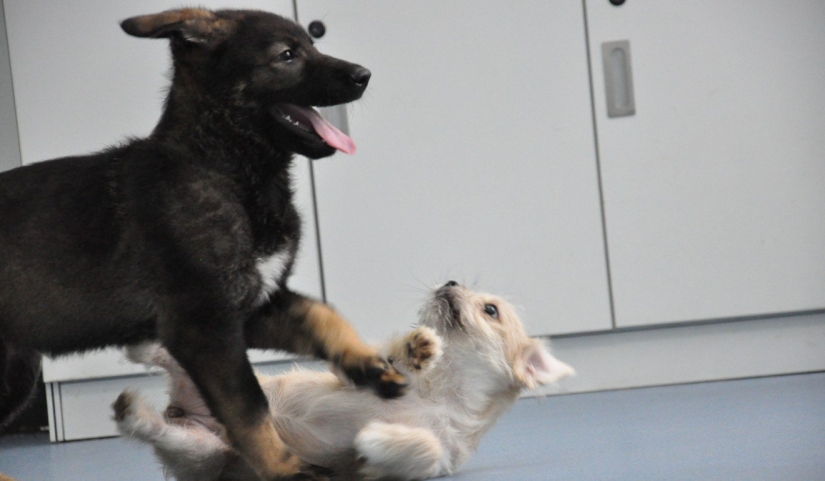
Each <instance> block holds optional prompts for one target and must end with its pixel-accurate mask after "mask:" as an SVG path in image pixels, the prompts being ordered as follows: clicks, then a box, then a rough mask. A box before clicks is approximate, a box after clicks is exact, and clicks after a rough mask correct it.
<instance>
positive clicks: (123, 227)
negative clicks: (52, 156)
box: [0, 9, 404, 479]
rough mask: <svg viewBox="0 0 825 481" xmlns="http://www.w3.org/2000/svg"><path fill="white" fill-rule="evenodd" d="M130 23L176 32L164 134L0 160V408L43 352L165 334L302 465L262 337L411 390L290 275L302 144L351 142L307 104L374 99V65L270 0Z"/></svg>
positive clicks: (317, 148)
mask: <svg viewBox="0 0 825 481" xmlns="http://www.w3.org/2000/svg"><path fill="white" fill-rule="evenodd" d="M122 27H123V29H124V30H125V31H126V32H127V33H129V34H131V35H134V36H137V37H152V38H161V37H162V38H168V39H169V40H170V42H171V47H172V54H173V59H174V76H173V80H172V87H171V90H170V92H169V96H168V98H167V100H166V105H165V109H164V112H163V115H162V117H161V119H160V122H159V123H158V125H157V127H156V128H155V130H154V131H153V132H152V134H151V135H150V136H149V137H148V138H145V139H138V140H133V141H131V142H129V143H127V144H125V145H122V146H120V147H116V148H112V149H109V150H106V151H104V152H101V153H98V154H93V155H85V156H79V157H72V158H62V159H56V160H52V161H48V162H43V163H38V164H34V165H30V166H27V167H22V168H19V169H16V170H12V171H10V172H7V173H4V174H2V175H0V247H1V248H0V344H2V345H0V375H2V378H1V379H0V422H2V420H3V419H4V418H8V417H9V416H10V415H11V413H12V412H14V411H15V410H17V409H18V407H19V404H20V403H21V402H23V401H24V400H25V399H26V397H27V395H28V392H29V391H30V390H31V385H33V379H34V378H35V376H32V375H31V374H32V373H33V372H34V373H36V372H37V371H36V370H37V368H38V367H39V362H40V361H39V355H36V354H35V352H42V353H48V354H51V355H59V354H64V353H71V352H79V351H84V350H89V349H96V348H101V347H105V346H114V345H125V344H131V343H135V342H138V341H142V340H146V339H152V338H159V339H160V340H161V341H162V342H163V344H164V345H165V346H166V347H167V349H168V350H169V352H171V353H172V355H173V356H174V357H175V358H176V359H177V360H178V361H179V362H180V364H181V365H182V366H184V368H185V369H186V371H187V372H188V373H189V374H190V375H191V377H192V379H193V380H194V381H195V383H196V384H197V386H198V388H199V389H200V391H201V393H202V394H203V396H204V397H205V399H206V400H207V402H208V404H209V407H210V408H211V409H212V411H213V412H214V413H216V414H217V415H218V417H219V418H220V419H221V421H222V422H223V423H224V425H225V426H226V427H227V429H228V432H229V437H230V439H231V441H232V443H233V445H234V447H236V448H237V450H238V451H239V452H240V453H241V454H242V455H243V456H244V457H245V458H246V460H247V461H248V462H249V464H250V465H251V466H253V467H254V469H255V470H256V472H257V473H258V474H259V476H260V477H261V478H263V479H273V478H278V477H281V476H289V475H292V474H294V473H296V472H298V470H299V464H300V463H299V461H298V460H297V459H296V458H295V457H294V456H291V455H290V454H289V453H288V452H287V451H286V450H285V448H284V446H283V443H282V442H281V440H280V439H279V438H278V435H277V434H276V433H275V430H274V429H273V427H272V424H271V422H270V420H269V417H268V408H267V401H266V398H265V397H264V395H263V393H262V392H261V389H260V387H259V385H258V383H257V381H256V379H255V376H254V375H253V372H252V369H251V367H250V365H249V362H248V360H247V357H246V349H247V348H248V347H258V348H275V349H284V350H287V351H292V352H296V353H301V354H312V355H316V356H318V357H321V358H324V359H329V360H332V361H333V362H335V363H336V364H338V365H339V366H340V367H341V368H342V369H343V370H344V372H346V373H347V374H348V375H349V376H351V377H352V378H353V380H354V381H355V382H356V383H358V384H361V385H370V386H372V387H373V388H375V389H376V390H377V391H378V392H379V394H381V395H383V396H385V397H392V396H396V395H399V394H400V393H401V392H402V390H403V387H404V378H403V376H401V375H399V374H398V373H397V372H395V371H393V370H392V368H390V367H389V366H388V365H387V364H386V362H384V360H383V359H382V358H381V357H379V356H378V355H377V353H376V352H375V350H373V349H372V348H369V347H367V346H365V345H364V344H363V343H362V342H361V341H360V339H359V338H358V336H357V335H356V334H355V332H354V331H353V329H352V328H351V327H350V326H349V325H348V324H347V323H346V322H345V321H344V320H343V319H342V318H341V317H340V316H338V315H337V314H336V313H335V312H334V311H333V310H332V309H330V308H329V307H328V306H326V305H324V304H322V303H319V302H317V301H313V300H310V299H307V298H306V297H304V296H301V295H299V294H296V293H294V292H291V291H290V290H289V289H288V288H287V286H286V280H287V278H288V277H289V275H290V271H291V270H292V263H293V260H294V257H295V253H296V250H297V248H298V240H299V237H300V219H299V217H298V213H297V212H296V210H295V207H294V206H293V203H292V188H291V185H290V176H289V167H290V164H291V159H292V156H293V154H294V153H298V154H302V155H306V156H308V157H311V158H319V157H325V156H328V155H331V154H332V153H333V152H335V150H336V148H337V149H340V150H344V151H352V149H353V146H352V144H351V141H350V140H349V138H348V137H346V136H345V135H343V134H342V133H340V132H339V131H337V130H336V129H335V128H334V127H332V126H331V125H329V124H328V123H327V122H326V121H324V120H323V119H322V118H321V117H320V116H319V115H318V114H317V113H315V111H314V110H311V109H309V108H308V107H309V106H325V105H334V104H339V103H344V102H350V101H353V100H356V99H358V98H360V97H361V94H362V93H363V91H364V89H365V88H366V86H367V82H368V80H369V77H370V72H369V71H368V70H367V69H365V68H363V67H361V66H358V65H354V64H350V63H347V62H344V61H342V60H338V59H335V58H332V57H329V56H326V55H322V54H321V53H319V52H318V51H317V50H315V48H314V47H313V46H312V41H311V40H310V38H309V36H307V34H306V33H305V32H304V31H303V30H302V29H301V28H300V27H299V26H297V25H295V24H294V23H292V22H290V21H289V20H286V19H284V18H281V17H278V16H276V15H272V14H269V13H264V12H257V11H234V10H221V11H215V12H211V11H206V10H199V9H184V10H176V11H167V12H162V13H159V14H156V15H146V16H140V17H134V18H130V19H128V20H126V21H124V22H123V23H122Z"/></svg>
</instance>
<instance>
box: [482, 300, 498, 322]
mask: <svg viewBox="0 0 825 481" xmlns="http://www.w3.org/2000/svg"><path fill="white" fill-rule="evenodd" d="M484 313H485V314H487V315H488V316H490V317H492V318H493V319H498V308H497V307H496V306H495V305H494V304H484Z"/></svg>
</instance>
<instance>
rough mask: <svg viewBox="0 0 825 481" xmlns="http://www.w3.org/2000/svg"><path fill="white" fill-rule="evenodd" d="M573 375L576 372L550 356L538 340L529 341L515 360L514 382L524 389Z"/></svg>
mask: <svg viewBox="0 0 825 481" xmlns="http://www.w3.org/2000/svg"><path fill="white" fill-rule="evenodd" d="M574 374H576V371H575V370H573V368H572V367H570V366H568V365H567V364H565V363H563V362H561V361H559V360H558V359H556V358H555V357H553V356H552V355H550V353H549V352H547V349H546V348H545V347H544V343H543V342H541V341H540V340H538V339H531V340H530V342H529V343H528V344H527V345H526V346H524V349H522V351H521V352H520V353H519V356H518V359H516V365H515V375H516V380H517V381H518V382H519V384H521V386H522V387H524V388H526V389H533V388H535V387H538V386H541V385H542V384H549V383H552V382H556V381H558V380H559V379H561V378H563V377H565V376H572V375H574Z"/></svg>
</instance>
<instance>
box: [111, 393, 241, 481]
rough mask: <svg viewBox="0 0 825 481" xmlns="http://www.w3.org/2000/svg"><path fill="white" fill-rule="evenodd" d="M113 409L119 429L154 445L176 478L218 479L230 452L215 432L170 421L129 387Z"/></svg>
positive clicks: (203, 480) (124, 433) (180, 480)
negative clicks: (174, 423)
mask: <svg viewBox="0 0 825 481" xmlns="http://www.w3.org/2000/svg"><path fill="white" fill-rule="evenodd" d="M112 408H114V411H115V421H116V422H117V428H118V431H120V433H121V434H122V435H124V436H127V437H135V438H137V439H139V440H141V441H143V442H145V443H147V444H151V445H152V446H153V447H154V448H155V453H156V454H157V455H158V457H159V458H160V459H161V461H162V462H163V464H164V465H165V466H166V467H167V468H169V470H170V471H171V474H172V475H173V476H174V477H175V479H177V480H178V481H207V480H216V479H218V476H219V474H220V473H221V471H222V469H223V468H224V465H225V464H226V461H227V456H228V455H229V454H230V452H231V451H230V448H229V446H227V445H226V444H225V443H224V442H223V441H222V440H221V439H220V438H219V437H218V436H217V435H216V434H214V433H213V432H211V431H209V430H207V429H205V428H203V427H201V426H199V425H194V426H191V427H185V426H179V425H173V424H169V423H167V422H166V421H165V420H164V419H163V417H162V416H161V415H160V414H159V413H158V412H157V411H155V410H154V409H153V408H152V407H151V406H149V405H148V404H147V403H146V401H144V399H143V398H142V397H140V396H139V395H138V394H136V393H134V392H132V391H128V390H127V391H123V392H122V393H121V394H120V396H118V398H117V400H116V401H115V403H114V404H113V405H112Z"/></svg>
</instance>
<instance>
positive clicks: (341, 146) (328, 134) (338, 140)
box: [302, 109, 355, 155]
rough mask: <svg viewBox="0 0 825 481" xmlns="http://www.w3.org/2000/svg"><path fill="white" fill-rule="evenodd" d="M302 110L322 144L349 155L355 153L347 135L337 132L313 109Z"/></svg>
mask: <svg viewBox="0 0 825 481" xmlns="http://www.w3.org/2000/svg"><path fill="white" fill-rule="evenodd" d="M302 110H303V112H304V113H305V114H306V116H307V117H308V118H309V121H310V122H312V127H313V128H314V129H315V133H316V134H318V135H319V136H320V137H321V138H322V139H324V142H326V143H327V144H329V146H330V147H335V148H336V149H338V150H340V151H341V152H344V153H345V154H349V155H352V154H354V153H355V142H353V141H352V139H351V138H349V136H347V134H345V133H343V132H341V131H340V130H338V129H337V128H336V127H335V126H334V125H332V124H331V123H329V122H328V121H327V119H325V118H323V117H321V114H319V113H318V112H317V111H315V109H302Z"/></svg>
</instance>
